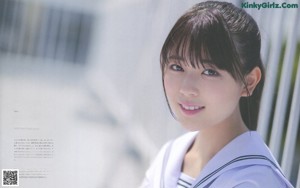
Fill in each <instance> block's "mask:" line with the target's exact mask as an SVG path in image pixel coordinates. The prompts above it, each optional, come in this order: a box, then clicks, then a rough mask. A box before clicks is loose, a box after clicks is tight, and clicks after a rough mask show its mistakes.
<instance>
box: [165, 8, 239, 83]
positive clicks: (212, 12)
mask: <svg viewBox="0 0 300 188" xmlns="http://www.w3.org/2000/svg"><path fill="white" fill-rule="evenodd" d="M195 11H197V10H193V9H192V10H191V11H190V12H188V13H187V14H185V16H183V17H182V18H181V19H179V20H178V21H177V23H176V24H175V25H174V27H173V29H172V30H171V32H170V34H169V36H168V37H167V39H166V41H165V43H164V45H163V47H162V51H161V60H160V62H161V68H162V71H164V70H165V67H166V65H167V64H169V60H170V57H174V56H175V57H177V58H179V59H181V60H182V61H178V63H184V64H186V65H189V66H192V67H193V68H199V67H200V66H205V64H212V65H214V66H215V67H217V68H219V69H221V70H226V71H227V72H229V73H230V74H231V75H232V76H233V78H235V79H239V80H242V79H243V78H242V77H243V76H242V74H241V72H242V70H241V67H240V66H239V65H240V59H239V57H238V55H237V52H236V49H235V46H234V44H233V42H232V40H231V37H230V32H229V30H228V28H227V27H226V23H225V22H224V21H223V18H222V16H221V14H220V13H219V11H218V10H217V9H214V8H207V9H204V10H201V11H198V12H197V13H196V14H197V16H196V17H190V16H189V15H192V14H195Z"/></svg>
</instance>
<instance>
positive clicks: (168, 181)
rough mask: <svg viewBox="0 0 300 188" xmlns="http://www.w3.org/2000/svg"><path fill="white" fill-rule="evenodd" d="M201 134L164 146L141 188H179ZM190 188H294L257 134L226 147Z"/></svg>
mask: <svg viewBox="0 0 300 188" xmlns="http://www.w3.org/2000/svg"><path fill="white" fill-rule="evenodd" d="M197 133H198V132H190V133H187V134H185V135H183V136H181V137H179V138H177V139H176V140H174V141H170V142H168V143H167V144H165V145H164V146H163V148H162V149H161V151H160V152H159V154H158V155H157V157H156V159H155V160H154V162H153V163H152V165H151V166H150V168H149V169H148V171H147V172H146V177H145V179H144V181H143V184H142V186H141V187H142V188H176V187H177V186H178V182H179V181H180V179H182V178H180V177H181V176H182V173H181V168H182V162H183V159H184V156H185V154H186V152H187V150H188V149H189V147H190V146H191V144H192V143H193V141H194V140H195V137H196V135H197ZM184 186H185V187H191V188H233V187H235V188H259V187H263V188H293V186H292V185H291V184H290V182H289V181H288V180H287V179H286V178H285V177H284V175H283V173H282V172H281V170H280V167H279V165H278V163H277V162H276V160H275V159H274V157H273V155H272V154H271V152H270V151H269V149H268V147H267V146H266V144H265V143H264V141H263V140H262V139H261V137H260V136H259V134H258V133H257V132H255V131H248V132H245V133H243V134H241V135H239V136H238V137H236V138H235V139H233V140H232V141H231V142H230V143H228V144H227V145H226V146H224V147H223V148H222V149H221V150H220V151H219V152H218V153H217V154H216V155H215V156H214V157H213V158H212V159H211V160H210V161H209V162H208V163H207V164H206V166H205V167H204V168H203V169H202V171H201V172H200V174H199V175H198V177H196V179H195V180H194V181H193V182H192V184H191V185H190V186H187V184H185V185H184Z"/></svg>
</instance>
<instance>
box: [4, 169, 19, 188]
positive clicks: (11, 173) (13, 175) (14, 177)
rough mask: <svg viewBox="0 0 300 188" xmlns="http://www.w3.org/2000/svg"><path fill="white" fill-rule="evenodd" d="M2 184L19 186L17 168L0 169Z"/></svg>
mask: <svg viewBox="0 0 300 188" xmlns="http://www.w3.org/2000/svg"><path fill="white" fill-rule="evenodd" d="M2 186H19V170H18V169H2Z"/></svg>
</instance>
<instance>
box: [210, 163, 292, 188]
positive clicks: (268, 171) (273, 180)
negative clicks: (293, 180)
mask: <svg viewBox="0 0 300 188" xmlns="http://www.w3.org/2000/svg"><path fill="white" fill-rule="evenodd" d="M213 185H215V186H216V187H218V186H217V185H222V186H223V187H236V188H248V187H249V188H250V187H251V188H259V187H272V188H285V187H286V188H290V187H291V185H290V184H289V183H288V182H286V180H285V178H284V177H282V175H281V174H280V172H279V171H275V170H274V169H273V168H271V167H269V166H265V165H250V166H244V167H240V168H235V169H231V170H229V171H227V172H226V173H224V174H222V175H220V176H219V177H218V178H217V179H216V181H215V182H214V184H213Z"/></svg>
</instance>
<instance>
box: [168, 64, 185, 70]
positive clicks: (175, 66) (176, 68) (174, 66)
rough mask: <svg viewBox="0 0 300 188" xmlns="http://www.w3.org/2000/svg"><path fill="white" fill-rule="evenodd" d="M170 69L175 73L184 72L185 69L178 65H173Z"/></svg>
mask: <svg viewBox="0 0 300 188" xmlns="http://www.w3.org/2000/svg"><path fill="white" fill-rule="evenodd" d="M170 68H171V69H172V70H174V71H183V68H182V67H181V66H179V65H176V64H173V65H171V66H170Z"/></svg>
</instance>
